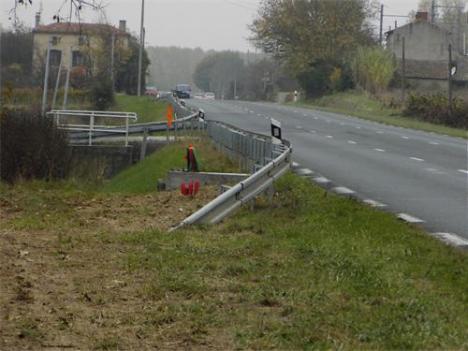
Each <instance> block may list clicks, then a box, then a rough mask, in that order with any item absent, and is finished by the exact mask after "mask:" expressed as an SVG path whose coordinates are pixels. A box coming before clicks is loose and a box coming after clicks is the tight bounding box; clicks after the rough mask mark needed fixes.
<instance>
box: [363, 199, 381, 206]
mask: <svg viewBox="0 0 468 351" xmlns="http://www.w3.org/2000/svg"><path fill="white" fill-rule="evenodd" d="M363 202H364V203H365V204H368V205H369V206H372V207H387V205H385V204H383V203H381V202H378V201H375V200H372V199H366V200H364V201H363Z"/></svg>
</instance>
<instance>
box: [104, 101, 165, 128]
mask: <svg viewBox="0 0 468 351" xmlns="http://www.w3.org/2000/svg"><path fill="white" fill-rule="evenodd" d="M166 108H167V102H164V101H155V100H154V99H153V98H151V97H149V96H132V95H121V94H117V95H116V96H115V105H114V106H112V107H111V108H110V109H111V110H115V111H124V112H136V113H137V115H138V121H137V123H147V122H157V121H164V120H165V118H166Z"/></svg>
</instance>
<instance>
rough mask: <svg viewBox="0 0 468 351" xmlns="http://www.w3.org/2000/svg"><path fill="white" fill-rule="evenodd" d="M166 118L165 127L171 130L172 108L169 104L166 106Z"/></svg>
mask: <svg viewBox="0 0 468 351" xmlns="http://www.w3.org/2000/svg"><path fill="white" fill-rule="evenodd" d="M166 118H167V126H168V127H169V128H171V127H172V121H173V120H174V107H172V105H170V104H169V105H167V112H166Z"/></svg>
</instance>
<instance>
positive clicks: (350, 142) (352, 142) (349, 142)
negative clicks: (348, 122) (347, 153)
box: [348, 140, 357, 145]
mask: <svg viewBox="0 0 468 351" xmlns="http://www.w3.org/2000/svg"><path fill="white" fill-rule="evenodd" d="M348 144H351V145H356V144H357V143H356V142H355V141H354V140H348Z"/></svg>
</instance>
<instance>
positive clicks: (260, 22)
mask: <svg viewBox="0 0 468 351" xmlns="http://www.w3.org/2000/svg"><path fill="white" fill-rule="evenodd" d="M371 14H372V7H371V6H370V3H369V2H368V1H367V0H329V1H322V0H264V2H263V4H262V7H261V9H260V10H259V13H258V17H257V19H255V20H254V22H253V24H252V25H251V27H250V29H251V31H252V33H253V38H252V40H253V41H254V43H255V44H256V45H257V46H258V47H260V48H262V49H263V50H264V51H265V52H267V53H270V54H271V55H273V56H274V57H275V58H276V59H278V60H280V61H281V62H284V63H286V64H287V66H288V67H289V69H290V70H291V72H292V73H293V74H294V75H296V77H298V79H299V81H300V82H302V86H303V88H304V89H305V90H306V92H307V93H309V94H311V93H312V92H311V91H310V90H309V89H311V88H313V86H314V84H309V83H308V79H310V78H313V77H314V76H317V74H319V75H323V73H321V72H318V70H317V68H318V67H322V68H327V69H328V67H330V73H331V72H335V73H336V70H335V68H339V69H340V70H341V71H342V72H345V71H348V70H347V69H343V66H349V62H350V61H351V57H352V56H353V53H354V52H355V51H356V49H357V47H358V46H360V45H368V44H371V43H372V42H373V39H372V30H371V26H370V23H369V21H368V19H369V17H370V16H371ZM328 76H329V75H328V74H327V77H326V78H324V79H326V80H327V81H328V78H329V77H328ZM335 76H336V74H335ZM344 78H346V77H344Z"/></svg>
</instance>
